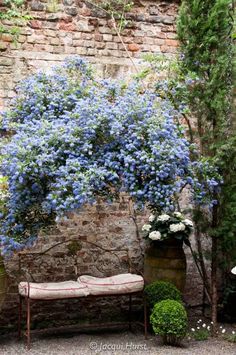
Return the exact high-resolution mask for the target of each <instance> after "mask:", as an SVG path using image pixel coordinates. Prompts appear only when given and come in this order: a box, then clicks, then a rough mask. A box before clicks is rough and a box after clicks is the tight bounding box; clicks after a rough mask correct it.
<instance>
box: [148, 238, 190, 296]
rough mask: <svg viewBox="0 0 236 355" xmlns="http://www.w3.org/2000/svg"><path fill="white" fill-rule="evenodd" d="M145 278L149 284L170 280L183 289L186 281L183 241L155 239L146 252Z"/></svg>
mask: <svg viewBox="0 0 236 355" xmlns="http://www.w3.org/2000/svg"><path fill="white" fill-rule="evenodd" d="M144 278H145V281H146V283H147V284H150V283H152V282H154V281H157V280H164V281H169V282H172V283H173V284H175V286H176V287H177V288H178V289H179V290H180V291H181V292H183V291H184V287H185V282H186V256H185V253H184V250H183V242H182V241H180V240H178V239H174V238H172V239H168V240H165V241H153V242H152V243H151V244H150V246H149V247H148V249H147V250H146V253H145V258H144Z"/></svg>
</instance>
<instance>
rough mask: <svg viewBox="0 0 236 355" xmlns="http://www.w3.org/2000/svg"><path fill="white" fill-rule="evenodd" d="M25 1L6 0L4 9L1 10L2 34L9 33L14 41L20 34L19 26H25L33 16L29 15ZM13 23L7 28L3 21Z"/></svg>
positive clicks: (0, 27)
mask: <svg viewBox="0 0 236 355" xmlns="http://www.w3.org/2000/svg"><path fill="white" fill-rule="evenodd" d="M25 7H26V4H25V0H4V1H3V7H2V8H1V9H0V34H1V33H8V34H10V35H12V36H13V39H14V40H17V37H18V36H19V34H20V28H19V26H22V24H25V23H26V22H27V21H28V20H29V19H31V16H30V15H29V14H28V13H27V11H26V9H25ZM4 20H8V21H11V23H12V25H11V26H6V25H4V24H3V23H2V21H4Z"/></svg>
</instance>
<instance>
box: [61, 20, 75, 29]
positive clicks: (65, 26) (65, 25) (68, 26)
mask: <svg viewBox="0 0 236 355" xmlns="http://www.w3.org/2000/svg"><path fill="white" fill-rule="evenodd" d="M59 30H63V31H75V30H76V26H75V24H74V23H66V22H65V21H60V22H59Z"/></svg>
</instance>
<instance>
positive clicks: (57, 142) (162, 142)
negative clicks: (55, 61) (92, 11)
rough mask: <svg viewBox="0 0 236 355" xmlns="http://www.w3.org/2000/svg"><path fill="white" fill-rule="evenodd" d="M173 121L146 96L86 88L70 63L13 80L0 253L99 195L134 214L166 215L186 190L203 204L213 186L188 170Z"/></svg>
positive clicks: (85, 70) (80, 68) (84, 75)
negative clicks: (141, 210) (124, 198)
mask: <svg viewBox="0 0 236 355" xmlns="http://www.w3.org/2000/svg"><path fill="white" fill-rule="evenodd" d="M177 118H178V112H177V111H176V110H174V108H173V107H172V105H171V104H170V102H169V101H168V100H167V99H162V98H160V97H159V96H158V94H157V93H156V92H155V91H152V90H151V89H150V90H146V91H144V90H143V89H142V88H141V87H140V86H139V84H138V83H137V82H136V83H135V82H134V83H130V84H129V85H125V84H124V83H119V82H116V81H112V80H99V79H95V78H94V76H93V73H92V70H91V68H90V66H89V65H88V64H87V63H86V62H84V61H83V60H82V59H81V58H78V57H75V58H72V59H68V60H66V61H65V62H64V63H63V64H62V65H61V66H59V67H57V68H54V69H53V70H52V72H51V73H50V74H45V73H41V72H39V73H37V74H35V75H33V76H32V77H30V78H28V79H27V80H25V81H23V82H22V83H21V84H20V86H19V87H18V88H17V96H16V98H15V99H14V101H13V103H12V106H11V108H10V109H9V110H8V111H7V112H5V113H4V114H3V115H2V122H1V125H2V129H5V130H6V131H10V132H11V134H12V135H11V138H10V139H9V141H8V142H7V143H6V144H4V145H3V146H2V147H1V155H2V158H1V174H2V176H4V178H5V179H6V178H7V184H8V193H7V194H5V195H6V196H7V197H6V198H5V199H4V201H3V202H2V203H1V204H0V207H1V214H0V241H1V247H2V251H3V252H4V253H5V254H9V253H11V252H12V251H13V250H19V249H21V248H23V247H24V246H28V245H30V244H31V243H32V242H33V241H34V240H35V238H36V237H37V235H38V232H39V230H40V229H41V228H42V227H44V226H47V225H50V224H52V223H53V222H55V220H57V219H59V218H61V217H62V216H63V214H64V213H65V212H66V211H72V210H77V209H79V208H80V207H81V206H83V205H84V204H85V203H91V204H92V203H94V202H95V201H96V197H97V196H99V195H100V196H103V197H104V199H105V200H107V201H110V200H113V199H114V198H116V197H117V196H118V194H119V193H120V192H121V191H125V192H128V193H129V194H130V196H131V197H132V198H133V200H134V201H135V203H136V205H137V207H142V206H144V204H149V205H150V206H151V207H152V208H153V209H155V210H157V211H161V210H164V211H171V210H172V211H173V210H174V208H175V202H176V199H177V197H178V194H179V193H180V192H181V190H182V189H183V188H184V187H185V186H189V188H190V189H192V191H196V193H195V195H194V196H195V197H197V199H199V201H201V202H203V203H208V202H209V196H210V195H209V191H210V190H209V188H208V187H209V186H210V189H212V185H214V186H215V184H216V185H217V186H218V183H217V181H216V180H214V178H213V177H212V174H211V172H210V175H209V176H208V175H207V173H206V168H205V167H204V168H203V166H202V164H200V165H199V164H198V163H197V162H196V161H192V158H191V157H192V156H193V155H194V150H195V148H194V147H192V146H191V145H190V144H189V142H188V141H187V139H186V138H185V137H184V131H183V128H182V127H181V126H180V125H179V123H178V119H177ZM208 171H209V169H208ZM203 175H204V179H202V176H203ZM199 176H201V179H199ZM213 183H214V184H213ZM5 185H6V182H5Z"/></svg>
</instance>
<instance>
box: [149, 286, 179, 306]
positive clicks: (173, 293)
mask: <svg viewBox="0 0 236 355" xmlns="http://www.w3.org/2000/svg"><path fill="white" fill-rule="evenodd" d="M145 295H146V298H147V302H148V305H149V306H150V307H151V308H153V307H154V305H155V304H156V303H157V302H160V301H163V300H166V299H171V300H175V301H179V302H182V296H181V292H180V291H179V290H178V289H177V287H176V286H175V285H174V284H173V283H171V282H168V281H155V282H152V283H151V284H150V285H147V286H146V287H145Z"/></svg>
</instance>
